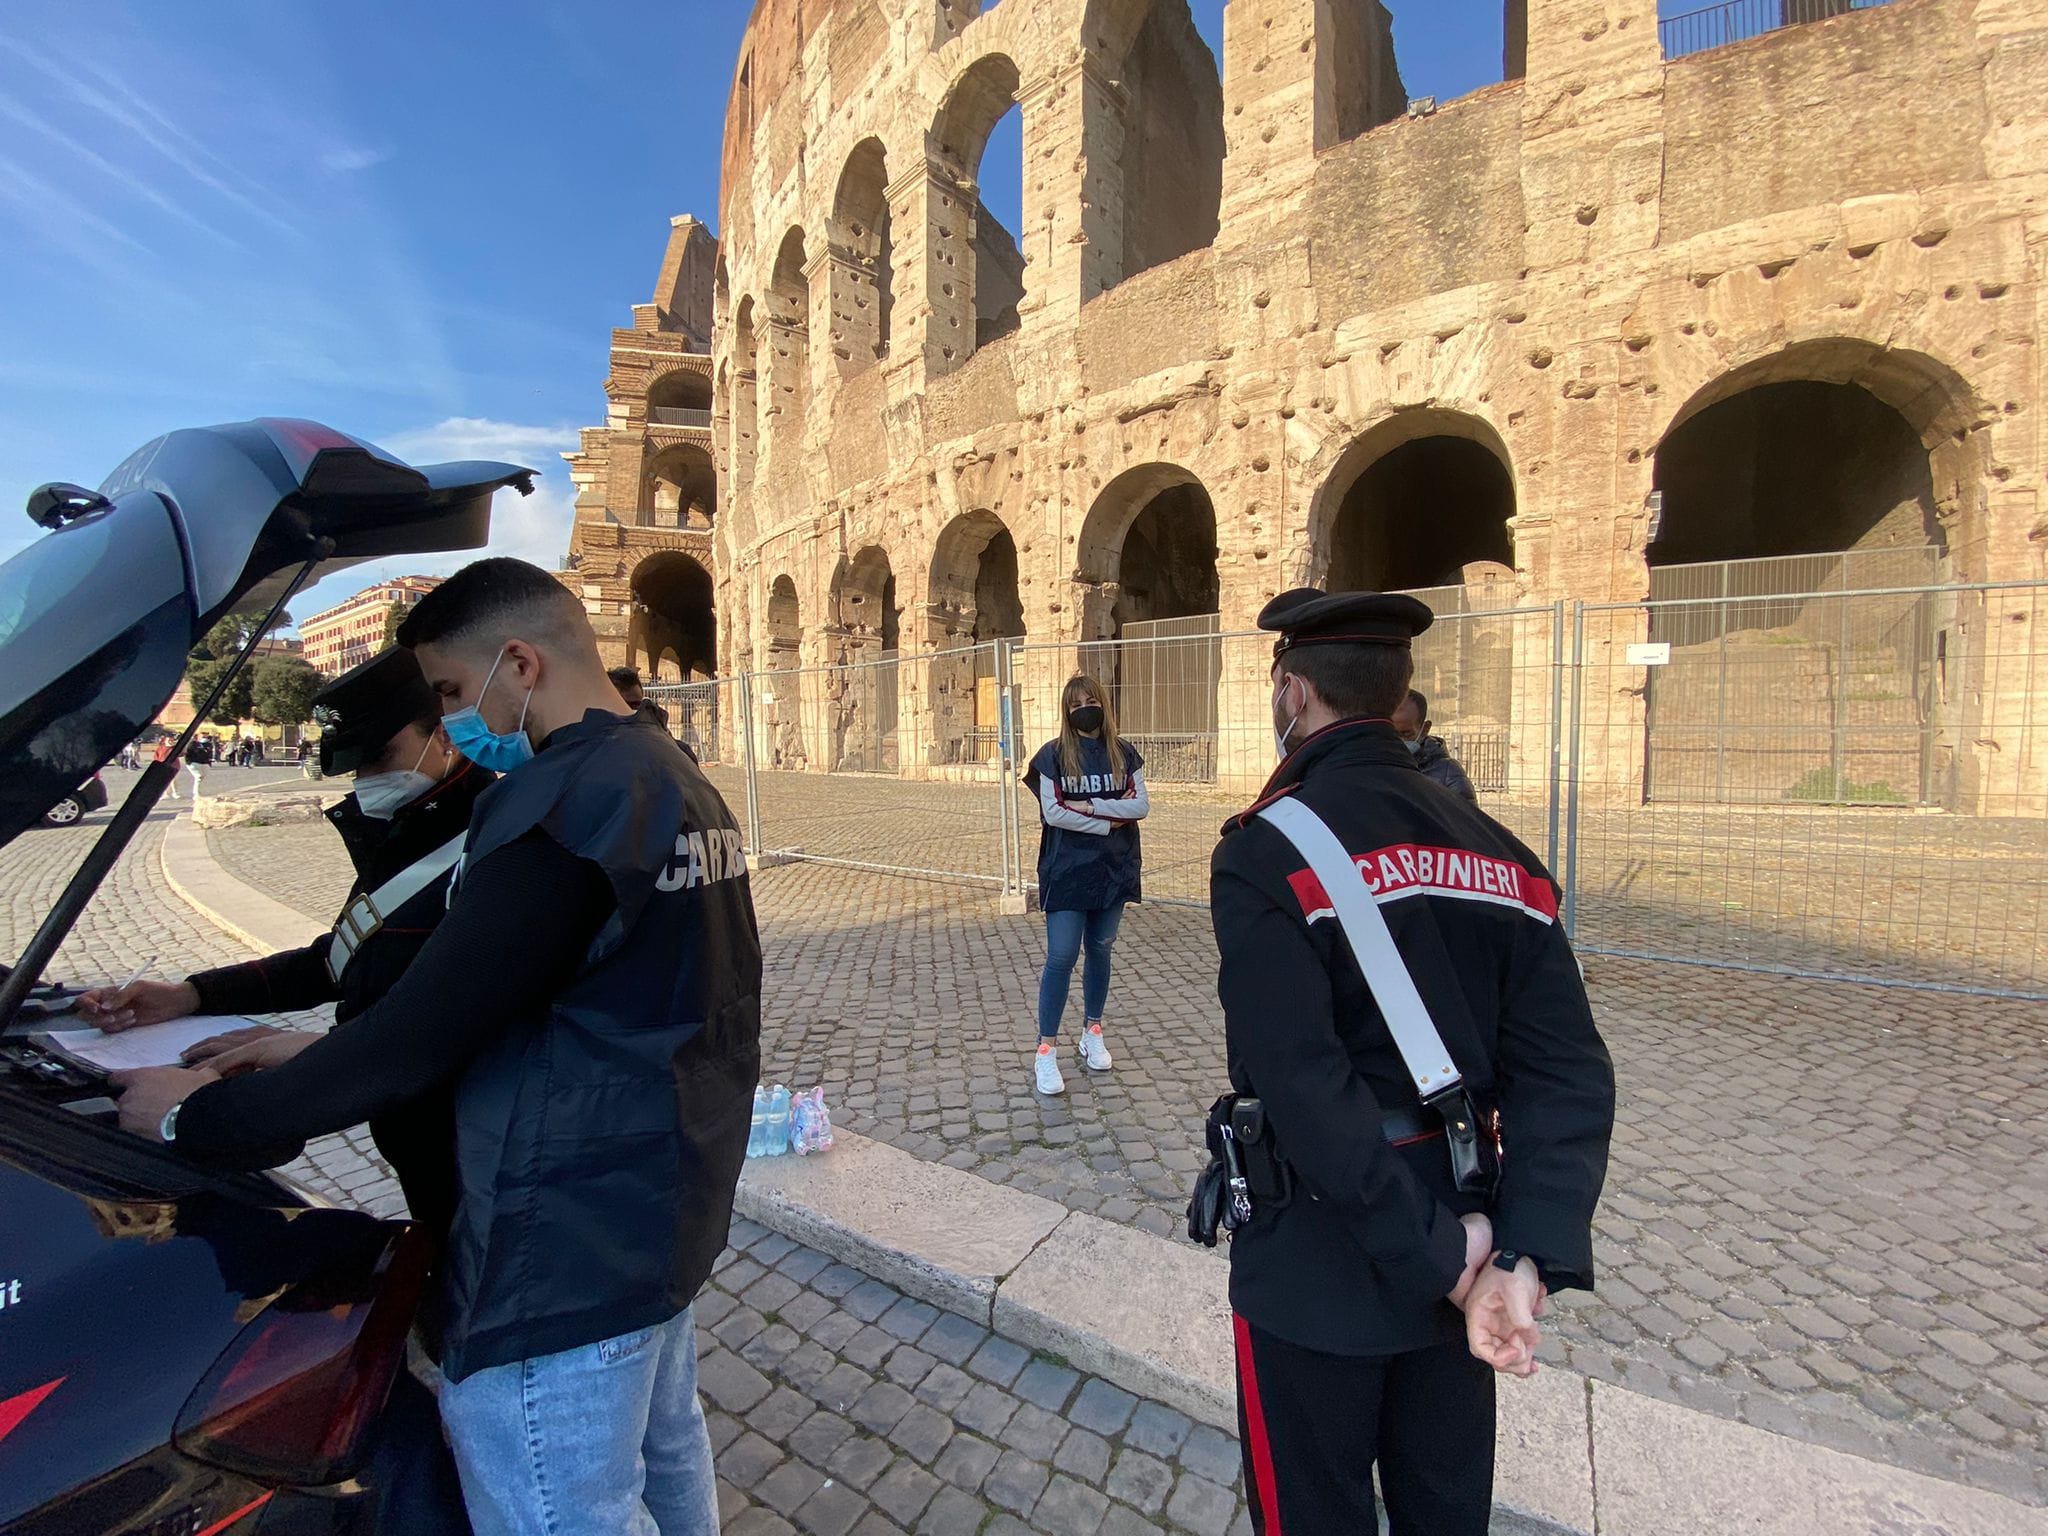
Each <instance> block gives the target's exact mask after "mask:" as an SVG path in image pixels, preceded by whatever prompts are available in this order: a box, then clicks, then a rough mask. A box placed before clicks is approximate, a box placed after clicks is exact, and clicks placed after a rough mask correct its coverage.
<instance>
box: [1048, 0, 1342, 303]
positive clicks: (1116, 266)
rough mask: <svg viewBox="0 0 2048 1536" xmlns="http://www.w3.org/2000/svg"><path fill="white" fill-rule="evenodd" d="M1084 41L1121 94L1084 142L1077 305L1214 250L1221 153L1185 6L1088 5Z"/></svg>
mask: <svg viewBox="0 0 2048 1536" xmlns="http://www.w3.org/2000/svg"><path fill="white" fill-rule="evenodd" d="M1366 8H1371V9H1374V10H1377V9H1378V5H1377V0H1361V3H1360V4H1359V5H1356V6H1353V7H1350V9H1366ZM1337 9H1346V8H1345V7H1338V8H1337ZM1082 41H1083V43H1084V45H1085V46H1086V47H1087V48H1088V49H1089V50H1090V51H1091V52H1092V53H1093V54H1094V56H1095V58H1096V61H1097V62H1098V63H1099V64H1100V65H1101V66H1102V68H1103V71H1104V73H1105V74H1106V75H1107V76H1108V77H1109V78H1111V79H1114V80H1115V81H1116V82H1117V83H1118V87H1119V89H1118V91H1117V92H1116V93H1115V95H1114V96H1107V95H1106V96H1104V97H1103V98H1102V99H1101V101H1100V103H1099V104H1098V109H1097V110H1091V112H1090V113H1089V116H1088V119H1087V124H1086V130H1085V131H1086V133H1087V135H1088V183H1089V185H1088V193H1089V199H1090V204H1091V207H1090V211H1089V213H1088V214H1087V215H1086V216H1085V217H1084V226H1086V227H1088V230H1089V234H1090V243H1089V249H1088V253H1087V258H1086V259H1087V266H1086V267H1085V268H1084V270H1083V272H1082V289H1081V296H1082V298H1083V299H1084V300H1085V299H1088V298H1092V297H1093V296H1094V295H1095V294H1097V293H1100V292H1102V291H1103V290H1105V289H1108V288H1113V287H1115V286H1116V285H1117V284H1118V283H1120V282H1122V281H1123V280H1124V279H1126V278H1129V277H1135V276H1136V275H1137V274H1138V273H1140V272H1144V271H1147V270H1149V269H1150V268H1152V267H1156V266H1160V265H1162V264H1163V263H1165V262H1169V261H1172V260H1174V259H1175V258H1177V257H1180V256H1184V255H1186V254H1187V253H1188V252H1189V251H1198V250H1201V249H1203V248H1204V247H1206V246H1208V245H1211V244H1213V243H1214V241H1215V239H1216V231H1217V228H1218V210H1219V208H1220V206H1221V203H1222V198H1223V151H1224V141H1223V83H1222V79H1221V76H1220V74H1219V72H1218V70H1217V68H1216V59H1215V56H1214V55H1213V54H1211V53H1210V51H1209V45H1208V44H1207V43H1205V42H1203V40H1202V37H1201V34H1200V33H1198V32H1197V31H1196V30H1195V24H1194V19H1193V18H1192V17H1191V16H1190V15H1189V14H1188V8H1187V6H1186V4H1185V3H1183V0H1092V3H1091V4H1090V6H1089V8H1088V14H1087V18H1086V19H1085V20H1084V21H1083V23H1082Z"/></svg>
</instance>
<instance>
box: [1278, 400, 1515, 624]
mask: <svg viewBox="0 0 2048 1536" xmlns="http://www.w3.org/2000/svg"><path fill="white" fill-rule="evenodd" d="M1514 515H1515V476H1514V467H1513V460H1512V458H1511V457H1510V455H1509V453H1508V447H1507V444H1506V443H1505V442H1503V441H1502V440H1501V436H1500V434H1499V433H1498V432H1497V431H1495V430H1494V428H1493V426H1492V424H1491V423H1490V422H1488V421H1486V420H1484V419H1483V418H1481V417H1478V416H1474V415H1470V414H1468V413H1466V412H1463V411H1455V410H1446V409H1440V408H1437V407H1424V408H1418V409H1414V410H1406V411H1398V412H1396V413H1395V414H1394V415H1392V416H1389V417H1387V418H1386V419H1385V420H1383V421H1381V422H1379V423H1377V424H1376V425H1374V426H1373V427H1371V428H1370V429H1369V430H1367V431H1366V432H1364V433H1362V434H1361V435H1360V436H1358V437H1357V438H1356V439H1354V440H1353V441H1352V442H1351V443H1350V444H1349V445H1348V446H1346V448H1345V449H1344V451H1343V452H1342V453H1340V454H1339V455H1338V456H1337V460H1336V462H1335V463H1334V464H1333V465H1332V466H1331V468H1330V472H1329V474H1328V475H1327V476H1325V477H1324V480H1323V483H1322V485H1321V486H1320V487H1319V488H1318V489H1317V491H1316V493H1315V496H1314V499H1313V500H1312V501H1311V503H1310V506H1309V567H1310V569H1309V581H1310V583H1311V584H1312V585H1315V586H1321V587H1325V588H1327V589H1328V590H1330V591H1332V592H1358V591H1368V592H1378V591H1386V592H1402V591H1413V590H1417V589H1423V588H1431V587H1446V586H1454V585H1464V584H1467V583H1468V582H1470V581H1471V580H1473V579H1476V578H1481V577H1484V578H1487V579H1490V581H1491V582H1492V583H1495V584H1497V583H1498V582H1499V581H1500V579H1501V578H1502V577H1504V576H1511V575H1512V572H1513V570H1514V565H1515V554H1514V538H1513V532H1512V527H1513V518H1514ZM1475 567H1477V568H1479V569H1478V570H1474V568H1475Z"/></svg>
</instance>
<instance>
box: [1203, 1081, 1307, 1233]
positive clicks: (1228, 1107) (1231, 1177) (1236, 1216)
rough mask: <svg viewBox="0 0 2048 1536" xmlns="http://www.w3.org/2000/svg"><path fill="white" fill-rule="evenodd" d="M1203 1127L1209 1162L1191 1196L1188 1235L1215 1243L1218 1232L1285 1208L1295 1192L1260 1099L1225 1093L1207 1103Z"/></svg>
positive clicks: (1291, 1178) (1238, 1226)
mask: <svg viewBox="0 0 2048 1536" xmlns="http://www.w3.org/2000/svg"><path fill="white" fill-rule="evenodd" d="M1203 1130H1204V1136H1205V1138H1206V1140H1207V1142H1208V1145H1209V1166H1208V1167H1207V1168H1206V1169H1205V1170H1203V1172H1202V1176H1201V1177H1200V1178H1199V1179H1197V1180H1196V1181H1195V1192H1194V1194H1193V1195H1192V1196H1191V1197H1190V1199H1189V1200H1188V1236H1189V1237H1190V1238H1191V1239H1192V1240H1194V1241H1195V1242H1198V1243H1200V1244H1201V1245H1202V1246H1203V1247H1205V1248H1214V1247H1215V1246H1216V1241H1217V1237H1218V1235H1219V1234H1221V1233H1223V1232H1235V1231H1236V1230H1238V1229H1239V1228H1240V1227H1246V1226H1250V1225H1251V1223H1252V1219H1253V1218H1254V1217H1255V1216H1257V1215H1258V1214H1259V1213H1260V1212H1261V1211H1276V1210H1280V1209H1282V1208H1284V1207H1285V1206H1286V1205H1287V1204H1288V1202H1289V1201H1291V1200H1292V1199H1293V1198H1294V1170H1293V1169H1292V1168H1290V1167H1288V1165H1287V1159H1286V1157H1285V1155H1284V1154H1282V1152H1281V1151H1280V1147H1279V1144H1278V1142H1277V1141H1276V1139H1275V1138H1274V1135H1273V1128H1272V1126H1271V1125H1270V1124H1268V1123H1267V1120H1266V1106H1265V1105H1264V1104H1262V1103H1260V1102H1259V1100H1257V1099H1254V1098H1248V1097H1245V1096H1243V1095H1240V1094H1235V1093H1228V1094H1225V1095H1224V1096H1223V1097H1222V1098H1220V1099H1218V1100H1217V1101H1216V1102H1215V1103H1214V1104H1212V1105H1210V1106H1209V1118H1208V1122H1207V1124H1206V1125H1205V1126H1204V1128H1203Z"/></svg>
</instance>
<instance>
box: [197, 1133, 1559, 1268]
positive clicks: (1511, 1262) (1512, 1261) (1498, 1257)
mask: <svg viewBox="0 0 2048 1536" xmlns="http://www.w3.org/2000/svg"><path fill="white" fill-rule="evenodd" d="M164 1139H165V1140H166V1141H168V1140H169V1139H170V1138H169V1137H168V1136H167V1137H165V1138H164ZM1524 1259H1527V1260H1528V1261H1529V1262H1530V1263H1531V1264H1535V1265H1536V1277H1537V1278H1538V1279H1539V1280H1540V1279H1541V1278H1542V1277H1543V1266H1542V1265H1541V1264H1537V1263H1536V1259H1535V1256H1534V1255H1532V1254H1527V1253H1522V1252H1519V1251H1518V1250H1516V1249H1513V1248H1503V1249H1501V1251H1500V1252H1499V1253H1497V1254H1495V1255H1494V1256H1493V1267H1494V1268H1495V1269H1504V1270H1506V1271H1507V1272H1508V1273H1509V1274H1513V1273H1514V1272H1515V1267H1516V1266H1517V1265H1519V1264H1520V1263H1521V1262H1522V1260H1524Z"/></svg>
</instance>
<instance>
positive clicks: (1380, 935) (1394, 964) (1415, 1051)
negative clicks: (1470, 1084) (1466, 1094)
mask: <svg viewBox="0 0 2048 1536" xmlns="http://www.w3.org/2000/svg"><path fill="white" fill-rule="evenodd" d="M1259 817H1260V819H1261V820H1263V821H1267V822H1270V823H1271V824H1272V825H1273V826H1274V827H1276V828H1277V829H1278V830H1279V832H1280V833H1281V835H1282V836H1283V837H1285V838H1286V839H1287V840H1288V841H1289V842H1290V843H1292V844H1294V847H1295V850H1296V851H1297V852H1298V853H1300V855H1301V856H1302V857H1303V858H1304V859H1306V860H1308V867H1309V868H1310V869H1311V870H1313V871H1314V872H1315V877H1316V879H1317V880H1318V881H1320V882H1321V883H1322V887H1323V892H1324V894H1325V895H1327V896H1328V897H1329V898H1330V905H1331V906H1332V907H1334V908H1335V909H1336V912H1337V925H1338V926H1339V927H1340V928H1342V929H1343V930H1344V937H1345V938H1346V939H1348V940H1349V941H1350V943H1351V953H1352V954H1353V955H1354V956H1356V957H1357V960H1358V969H1359V970H1360V971H1362V972H1363V973H1364V975H1365V984H1366V986H1367V987H1369V988H1371V990H1372V998H1373V1001H1374V1002H1376V1003H1378V1004H1379V1005H1380V1013H1381V1014H1382V1015H1383V1016H1384V1017H1385V1019H1386V1021H1387V1032H1388V1033H1389V1034H1391V1035H1392V1036H1393V1037H1394V1044H1395V1046H1396V1047H1397V1048H1398V1049H1399V1050H1400V1052H1401V1061H1402V1064H1403V1065H1404V1066H1406V1067H1407V1069H1408V1075H1409V1076H1410V1077H1411V1078H1413V1079H1414V1080H1415V1091H1416V1092H1417V1093H1419V1094H1421V1095H1422V1097H1423V1099H1424V1101H1425V1102H1426V1101H1428V1100H1430V1099H1434V1098H1436V1097H1438V1096H1439V1095H1440V1094H1444V1093H1448V1092H1450V1091H1452V1090H1453V1089H1455V1088H1457V1087H1458V1085H1459V1084H1460V1083H1461V1082H1462V1081H1463V1078H1462V1075H1461V1074H1460V1073H1459V1071H1458V1068H1457V1066H1456V1064H1455V1063H1453V1062H1452V1060H1451V1053H1450V1052H1449V1051H1448V1050H1446V1049H1445V1048H1444V1040H1443V1036H1442V1035H1440V1034H1438V1033H1437V1029H1436V1025H1435V1024H1434V1023H1432V1022H1431V1021H1430V1017H1429V1009H1428V1007H1427V1006H1426V1005H1425V1004H1424V1003H1423V1001H1422V994H1421V993H1420V992H1418V991H1416V990H1415V978H1414V977H1413V976H1411V975H1409V974H1408V965H1407V962H1406V961H1404V960H1403V959H1402V958H1401V951H1400V950H1399V949H1397V948H1395V947H1394V935H1393V934H1392V933H1391V932H1390V931H1389V930H1388V928H1387V920H1386V918H1385V917H1383V916H1381V914H1380V904H1379V902H1378V901H1377V900H1375V899H1374V897H1373V894H1372V892H1371V891H1369V890H1368V889H1366V884H1365V876H1364V875H1363V874H1361V873H1360V872H1359V869H1358V863H1357V861H1356V860H1355V859H1353V858H1352V857H1351V855H1350V854H1349V853H1348V852H1346V851H1345V848H1344V845H1343V844H1342V843H1341V842H1339V841H1338V840H1337V834H1336V833H1334V832H1332V831H1331V830H1330V828H1329V825H1328V823H1326V822H1325V821H1324V820H1323V818H1322V817H1320V816H1318V815H1317V814H1316V813H1315V812H1314V811H1312V810H1310V809H1309V808H1308V807H1307V806H1305V805H1303V804H1302V803H1301V801H1299V800H1298V799H1296V798H1295V797H1294V796H1292V795H1287V796H1284V797H1282V798H1281V799H1278V800H1275V801H1274V802H1273V803H1272V804H1271V805H1269V806H1267V807H1266V808H1265V809H1263V810H1261V811H1260V812H1259Z"/></svg>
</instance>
